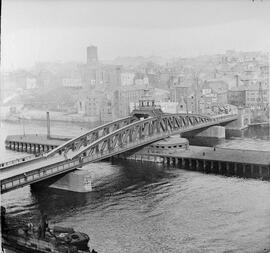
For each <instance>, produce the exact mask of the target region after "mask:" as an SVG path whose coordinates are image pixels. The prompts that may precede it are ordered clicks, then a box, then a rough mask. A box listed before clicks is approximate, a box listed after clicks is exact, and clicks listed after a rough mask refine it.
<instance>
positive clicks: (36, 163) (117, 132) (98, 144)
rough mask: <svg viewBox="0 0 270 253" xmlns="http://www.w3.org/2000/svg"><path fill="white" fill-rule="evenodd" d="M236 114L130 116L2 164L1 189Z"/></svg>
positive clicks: (8, 188) (233, 117)
mask: <svg viewBox="0 0 270 253" xmlns="http://www.w3.org/2000/svg"><path fill="white" fill-rule="evenodd" d="M237 117H238V116H237V115H225V116H224V115H223V116H219V117H215V118H209V117H207V116H201V115H188V116H187V115H180V114H178V115H176V114H174V115H172V114H171V115H164V116H162V117H161V118H160V117H148V118H146V119H141V120H139V119H134V118H132V117H127V118H124V119H120V120H117V121H114V122H111V123H108V124H105V125H102V126H100V127H97V128H95V129H93V130H91V131H89V132H88V133H84V134H83V135H81V136H79V137H76V138H74V139H72V140H70V141H68V142H67V143H65V144H63V145H61V146H60V147H57V148H55V149H54V150H52V151H50V152H48V153H46V154H43V155H41V156H40V157H36V158H33V159H26V160H25V161H22V159H20V160H18V162H17V163H12V162H9V163H7V165H6V166H4V167H2V169H1V175H0V182H1V193H5V192H8V191H11V190H14V189H17V188H19V187H23V186H25V185H29V184H33V183H35V182H38V181H42V180H45V179H48V178H50V177H53V176H56V175H59V174H63V173H67V172H69V171H72V170H75V169H77V168H79V167H82V166H83V165H85V164H87V163H91V162H97V161H100V160H102V159H105V158H108V157H111V156H114V155H117V154H120V153H123V152H126V151H128V150H131V149H134V148H137V147H140V146H143V145H146V144H149V143H151V142H155V141H158V140H161V139H164V138H166V137H168V136H170V135H175V134H179V133H182V132H187V131H192V130H196V129H199V128H206V127H209V126H212V125H219V124H222V123H228V122H231V121H233V120H236V119H237Z"/></svg>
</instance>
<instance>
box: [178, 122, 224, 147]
mask: <svg viewBox="0 0 270 253" xmlns="http://www.w3.org/2000/svg"><path fill="white" fill-rule="evenodd" d="M181 137H184V138H187V139H188V140H189V143H190V144H191V145H198V146H215V145H217V144H218V143H220V142H221V141H222V140H224V139H225V127H222V126H211V127H208V128H207V129H204V130H201V129H199V130H194V131H190V132H186V133H183V134H181Z"/></svg>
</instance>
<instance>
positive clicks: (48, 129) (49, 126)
mask: <svg viewBox="0 0 270 253" xmlns="http://www.w3.org/2000/svg"><path fill="white" fill-rule="evenodd" d="M47 138H48V139H49V138H51V123H50V113H49V112H47Z"/></svg>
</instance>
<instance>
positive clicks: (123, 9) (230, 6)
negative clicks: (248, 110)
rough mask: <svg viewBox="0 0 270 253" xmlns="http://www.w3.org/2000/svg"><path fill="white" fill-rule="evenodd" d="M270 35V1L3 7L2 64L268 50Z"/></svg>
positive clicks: (31, 1) (18, 3) (67, 1)
mask: <svg viewBox="0 0 270 253" xmlns="http://www.w3.org/2000/svg"><path fill="white" fill-rule="evenodd" d="M269 29H270V1H267V0H263V1H259V0H255V2H252V1H250V0H234V1H225V0H216V1H214V0H209V1H207V0H199V1H195V0H191V1H190V0H189V1H188V0H187V1H184V0H182V1H180V0H179V1H177V0H167V1H166V0H164V1H151V0H145V1H143V0H139V1H138V0H125V1H124V0H122V1H121V0H118V1H116V0H107V1H106V0H103V1H100V0H99V1H97V0H96V1H94V0H90V1H89V0H2V32H1V33H2V34H1V36H2V38H1V46H2V50H1V54H2V58H1V59H2V64H1V65H2V67H3V69H4V70H9V69H14V68H28V67H30V66H32V65H33V64H34V63H35V62H38V61H60V62H64V61H81V62H85V61H86V47H87V46H88V45H91V44H93V45H97V46H98V50H99V58H100V59H101V60H110V59H113V58H116V57H118V56H120V57H121V56H150V55H157V56H163V57H188V56H196V55H200V54H214V53H222V52H224V51H225V50H227V49H236V50H246V51H248V50H264V51H268V50H269V47H270V30H269Z"/></svg>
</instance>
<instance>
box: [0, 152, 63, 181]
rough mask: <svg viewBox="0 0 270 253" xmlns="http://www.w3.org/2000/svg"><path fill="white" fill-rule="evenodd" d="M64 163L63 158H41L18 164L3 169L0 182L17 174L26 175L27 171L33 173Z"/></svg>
mask: <svg viewBox="0 0 270 253" xmlns="http://www.w3.org/2000/svg"><path fill="white" fill-rule="evenodd" d="M62 161H65V158H64V157H63V156H60V155H59V156H54V157H50V158H47V159H46V158H43V159H40V160H33V161H31V162H27V163H21V164H18V165H17V166H16V165H14V166H12V167H8V168H3V169H1V170H0V172H1V173H0V180H4V179H7V178H10V177H13V176H16V175H18V174H21V173H26V172H29V171H34V170H37V169H39V168H42V167H45V166H48V165H52V164H55V163H58V162H62Z"/></svg>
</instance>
